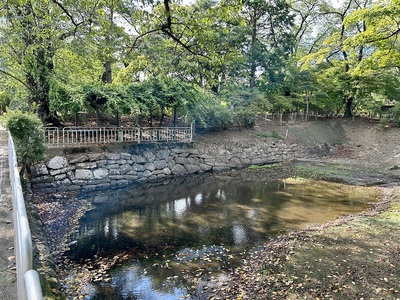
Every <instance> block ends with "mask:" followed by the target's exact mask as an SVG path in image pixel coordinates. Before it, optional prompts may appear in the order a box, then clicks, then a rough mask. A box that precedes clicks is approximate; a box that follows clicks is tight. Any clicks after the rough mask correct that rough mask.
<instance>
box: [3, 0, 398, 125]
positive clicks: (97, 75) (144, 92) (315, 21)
mask: <svg viewBox="0 0 400 300" xmlns="http://www.w3.org/2000/svg"><path fill="white" fill-rule="evenodd" d="M399 16H400V2H399V1H398V0H343V1H340V4H337V3H334V2H331V1H325V0H291V1H285V0H245V1H243V0H241V1H239V0H238V1H236V0H229V1H228V0H219V1H218V0H197V1H195V2H193V3H191V4H184V3H182V2H181V1H178V0H177V1H174V0H163V1H152V0H141V1H134V0H131V1H126V0H100V1H91V0H84V1H78V2H77V1H70V0H63V1H60V0H51V1H50V0H15V1H4V3H2V4H1V7H0V20H1V22H0V40H1V43H0V48H1V51H0V79H1V80H0V100H1V101H0V105H1V110H2V111H4V110H6V109H7V108H8V109H22V110H26V111H32V112H35V113H36V114H37V115H38V117H39V118H40V119H41V121H42V123H44V124H49V123H51V124H54V125H61V123H63V122H65V121H67V120H69V121H71V120H72V119H74V120H75V123H77V124H78V123H79V122H78V119H77V116H78V114H79V113H87V114H93V115H95V116H96V120H97V123H98V124H99V122H100V116H107V117H109V118H113V119H115V122H116V124H117V125H118V123H119V119H118V118H119V117H120V116H121V115H124V116H128V117H130V118H131V119H132V120H133V122H134V123H135V124H136V125H142V124H149V125H153V126H162V125H164V124H166V123H167V122H169V123H170V124H177V123H179V122H184V121H185V120H189V119H191V120H194V119H197V120H198V121H199V123H200V124H203V126H204V127H206V128H220V127H224V126H226V125H227V124H229V123H235V124H238V125H239V127H242V126H251V124H253V121H252V117H254V116H256V115H257V114H259V113H265V112H272V113H273V112H293V111H305V112H306V114H307V115H308V114H309V112H310V110H314V111H318V112H324V113H329V114H343V115H344V116H347V117H351V116H353V115H354V113H355V112H356V113H370V114H377V113H379V108H380V106H381V105H383V104H384V103H387V102H390V103H392V102H395V101H397V100H398V98H399V90H398V89H399V86H400V85H399V70H400V69H399V66H400V55H399V53H400V51H399V48H400V43H399V39H398V36H399V33H400V30H399V27H398V23H399V21H400V20H399V18H400V17H399ZM216 118H219V119H218V120H215V119H216Z"/></svg>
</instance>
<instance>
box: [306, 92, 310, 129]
mask: <svg viewBox="0 0 400 300" xmlns="http://www.w3.org/2000/svg"><path fill="white" fill-rule="evenodd" d="M309 114H310V97H309V95H308V93H306V119H305V121H306V122H308V115H309Z"/></svg>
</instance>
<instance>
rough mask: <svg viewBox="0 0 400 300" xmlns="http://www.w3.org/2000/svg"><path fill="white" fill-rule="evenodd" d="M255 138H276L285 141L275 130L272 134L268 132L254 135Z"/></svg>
mask: <svg viewBox="0 0 400 300" xmlns="http://www.w3.org/2000/svg"><path fill="white" fill-rule="evenodd" d="M253 135H254V136H255V137H259V138H269V137H272V138H275V139H277V140H283V137H281V136H280V134H279V133H277V132H276V131H275V130H273V131H272V132H271V133H268V132H256V133H254V134H253Z"/></svg>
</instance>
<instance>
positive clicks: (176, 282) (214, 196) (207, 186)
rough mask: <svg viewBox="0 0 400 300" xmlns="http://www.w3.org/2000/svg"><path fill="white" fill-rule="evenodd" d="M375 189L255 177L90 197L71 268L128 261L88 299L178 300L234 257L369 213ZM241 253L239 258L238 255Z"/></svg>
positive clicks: (245, 174) (205, 179)
mask: <svg viewBox="0 0 400 300" xmlns="http://www.w3.org/2000/svg"><path fill="white" fill-rule="evenodd" d="M371 191H372V188H367V187H355V186H349V185H345V184H339V183H332V182H326V181H315V180H310V179H302V178H284V179H281V180H269V179H266V177H264V176H263V174H262V173H259V172H257V171H242V172H238V171H235V172H230V173H225V174H219V175H208V176H199V177H193V178H187V179H175V180H173V181H170V182H168V183H164V184H158V185H157V186H153V187H151V188H145V187H132V188H129V189H121V190H116V191H111V192H108V193H107V194H106V193H102V194H97V195H95V196H92V197H93V198H92V201H93V202H94V203H95V205H96V208H95V209H94V210H92V211H90V212H88V213H87V214H86V215H85V217H84V218H83V219H82V221H81V226H80V230H79V233H78V234H76V236H74V237H73V239H74V240H76V241H77V242H76V243H75V244H74V245H73V246H72V247H71V251H70V252H69V253H68V255H69V256H70V257H71V258H72V259H75V260H79V259H84V258H92V257H94V256H95V255H96V256H102V257H111V258H112V257H113V256H114V255H117V254H119V253H122V252H124V251H125V253H131V254H132V253H134V255H133V257H134V258H135V259H131V260H128V261H126V262H125V263H124V264H122V265H120V266H116V267H114V268H113V269H112V270H111V278H112V279H111V281H109V282H107V283H99V284H96V285H90V286H89V287H88V290H89V294H90V295H89V296H88V297H87V298H86V299H182V298H184V297H185V296H186V294H187V287H186V280H185V278H186V277H189V276H204V275H205V274H209V276H218V272H219V273H221V272H222V271H224V270H225V271H228V272H229V269H230V268H232V267H234V266H235V264H237V263H239V261H238V259H237V257H240V254H241V253H243V252H246V251H249V249H251V248H252V247H256V246H257V245H261V244H262V243H263V242H265V241H266V240H268V238H270V237H273V236H274V235H277V234H278V233H282V232H285V231H287V230H290V229H300V228H304V227H306V226H308V225H310V224H317V223H324V222H327V221H329V220H332V219H334V218H336V217H337V216H339V215H342V214H352V213H356V212H360V211H362V210H364V209H366V208H367V207H368V205H369V203H371V202H374V201H376V195H375V193H374V192H371ZM239 253H240V254H239Z"/></svg>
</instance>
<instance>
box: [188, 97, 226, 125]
mask: <svg viewBox="0 0 400 300" xmlns="http://www.w3.org/2000/svg"><path fill="white" fill-rule="evenodd" d="M196 91H197V99H196V100H197V101H194V102H192V103H191V105H189V106H188V109H187V115H186V116H187V118H189V119H192V120H195V121H196V124H197V126H201V127H202V128H204V129H205V130H208V131H210V130H218V129H226V128H227V127H228V126H229V125H231V124H232V117H233V115H232V111H231V110H230V109H229V107H228V106H227V104H226V103H224V102H223V101H222V100H221V99H220V97H218V96H216V95H214V94H213V93H211V92H207V91H204V90H202V89H196Z"/></svg>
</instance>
